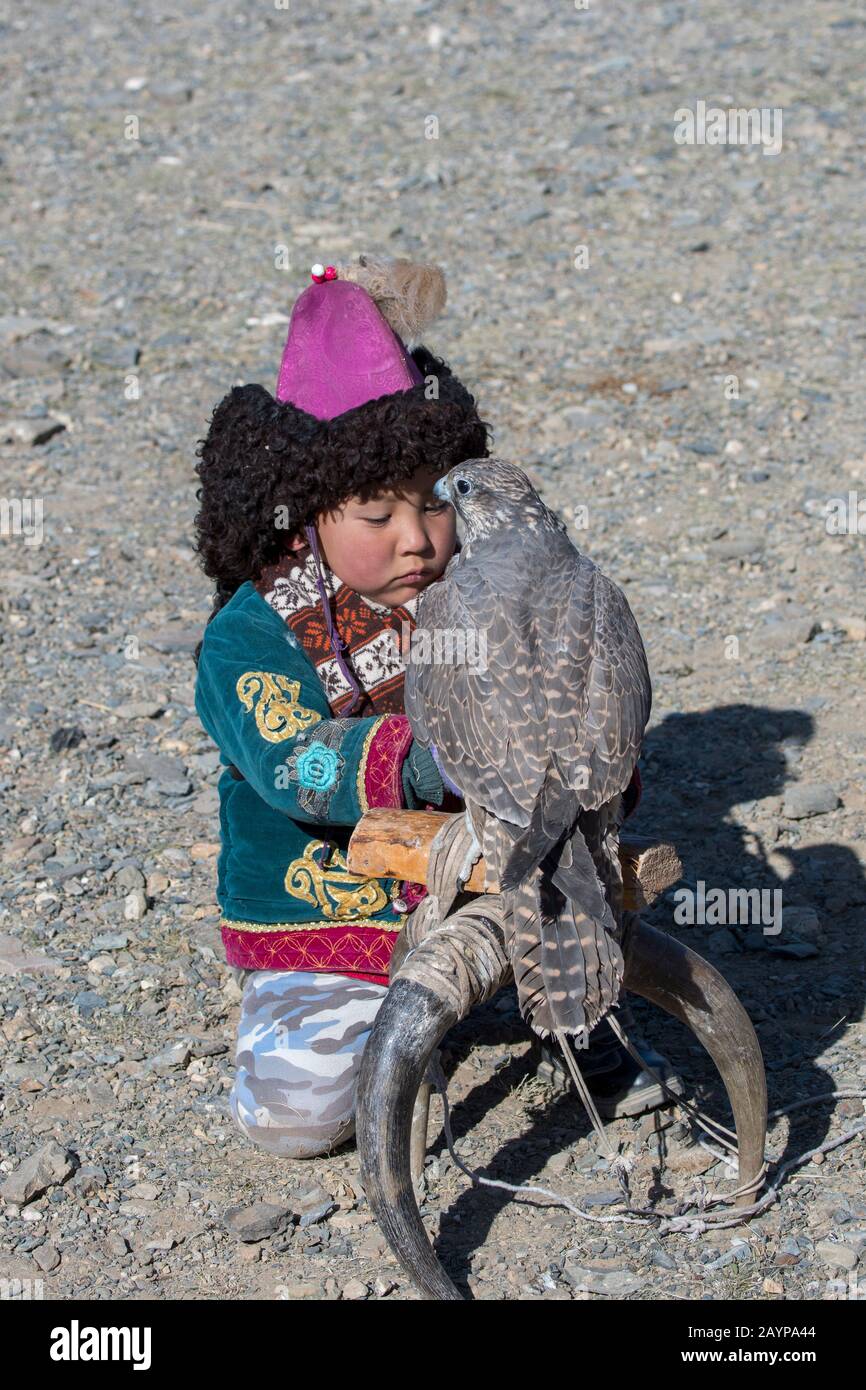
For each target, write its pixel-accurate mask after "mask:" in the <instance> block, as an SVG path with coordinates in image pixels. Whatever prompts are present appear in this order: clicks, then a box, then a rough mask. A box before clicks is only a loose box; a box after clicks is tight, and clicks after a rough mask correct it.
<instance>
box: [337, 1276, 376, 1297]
mask: <svg viewBox="0 0 866 1390" xmlns="http://www.w3.org/2000/svg"><path fill="white" fill-rule="evenodd" d="M343 1297H344V1298H347V1299H349V1301H350V1302H358V1301H360V1300H361V1299H363V1298H369V1297H370V1286H369V1284H365V1283H363V1281H362V1280H360V1279H350V1280H349V1282H348V1284H344V1285H343Z"/></svg>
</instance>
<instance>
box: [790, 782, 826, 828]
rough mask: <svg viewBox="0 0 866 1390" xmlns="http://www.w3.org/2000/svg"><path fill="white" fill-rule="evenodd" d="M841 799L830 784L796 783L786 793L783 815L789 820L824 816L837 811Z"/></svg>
mask: <svg viewBox="0 0 866 1390" xmlns="http://www.w3.org/2000/svg"><path fill="white" fill-rule="evenodd" d="M838 805H839V797H838V795H837V793H836V791H835V789H834V788H833V787H831V786H830V784H829V782H795V783H794V785H793V786H792V787H789V788H788V790H787V791H786V792H785V800H784V802H783V804H782V815H783V816H786V817H787V819H788V820H805V819H806V817H807V816H824V815H827V813H828V812H830V811H835V810H836V807H837V806H838Z"/></svg>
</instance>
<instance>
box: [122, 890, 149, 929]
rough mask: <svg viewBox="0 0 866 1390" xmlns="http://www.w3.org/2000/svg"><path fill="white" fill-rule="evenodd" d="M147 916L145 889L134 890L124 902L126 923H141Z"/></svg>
mask: <svg viewBox="0 0 866 1390" xmlns="http://www.w3.org/2000/svg"><path fill="white" fill-rule="evenodd" d="M146 915H147V894H146V893H145V891H144V889H143V888H133V890H132V892H131V893H127V895H126V897H125V898H124V900H123V919H124V921H125V922H140V921H141V920H142V918H143V917H146Z"/></svg>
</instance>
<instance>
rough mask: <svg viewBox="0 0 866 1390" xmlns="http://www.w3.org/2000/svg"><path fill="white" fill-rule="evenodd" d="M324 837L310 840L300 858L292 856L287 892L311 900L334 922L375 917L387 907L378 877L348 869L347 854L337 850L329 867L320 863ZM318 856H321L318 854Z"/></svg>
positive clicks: (303, 899) (307, 901)
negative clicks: (365, 875) (355, 872)
mask: <svg viewBox="0 0 866 1390" xmlns="http://www.w3.org/2000/svg"><path fill="white" fill-rule="evenodd" d="M324 848H325V842H324V840H310V842H309V844H308V845H307V848H306V849H305V850H304V853H303V857H302V858H301V859H293V860H292V862H291V864H290V865H289V868H288V871H287V873H286V892H287V893H289V894H290V895H291V896H292V897H293V898H300V899H301V901H302V902H305V903H312V905H313V906H314V907H318V908H320V909H321V911H322V912H323V913H324V914H325V916H326V917H327V918H329V920H331V921H336V922H346V921H349V920H351V918H353V917H372V916H373V914H374V913H376V912H381V910H382V908H383V907H387V906H388V897H387V895H386V893H385V891H384V889H383V888H382V885H381V883H380V882H379V880H378V879H377V878H366V879H365V878H362V877H361V875H360V874H353V873H350V872H349V866H348V865H347V863H346V856H345V855H344V854H343V852H342V850H339V849H335V850H334V851H333V852H332V858H331V860H330V862H329V864H328V867H327V868H323V866H322V863H321V858H322V851H323V850H324ZM317 855H318V858H317V857H316V856H317Z"/></svg>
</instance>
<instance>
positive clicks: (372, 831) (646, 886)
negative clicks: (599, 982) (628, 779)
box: [347, 809, 683, 912]
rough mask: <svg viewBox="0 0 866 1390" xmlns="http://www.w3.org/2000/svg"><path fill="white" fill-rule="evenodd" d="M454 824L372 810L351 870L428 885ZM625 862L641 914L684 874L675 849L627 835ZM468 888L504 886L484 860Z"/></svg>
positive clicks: (353, 847)
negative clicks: (440, 841) (444, 830)
mask: <svg viewBox="0 0 866 1390" xmlns="http://www.w3.org/2000/svg"><path fill="white" fill-rule="evenodd" d="M448 819H449V817H448V816H447V815H446V814H445V813H444V812H442V811H393V810H387V809H386V810H377V811H367V813H366V814H365V815H363V816H362V817H361V819H360V820H359V822H358V824H357V825H356V827H355V830H354V832H353V834H352V838H351V840H350V841H349V853H348V861H347V862H348V865H349V870H350V871H351V872H352V873H353V874H366V875H368V876H369V877H370V878H400V879H405V880H407V881H408V882H409V883H424V884H426V882H427V865H428V861H429V858H430V845H431V842H432V840H433V837H434V836H435V834H436V832H437V830H440V829H441V827H442V824H443V822H444V821H446V820H448ZM619 858H620V863H621V864H622V876H623V884H624V886H625V906H626V907H627V908H628V909H630V910H631V911H635V912H636V911H640V909H641V908H643V907H646V906H648V904H649V903H651V902H652V901H653V900H654V899H655V898H657V897H658V896H659V894H660V893H663V892H664V890H665V889H666V888H670V886H671V884H673V883H676V881H677V879H678V878H679V877H680V875H681V874H682V871H683V866H682V863H681V861H680V858H679V855H678V854H677V852H676V850H675V848H674V846H673V845H671V844H665V843H663V842H661V841H658V840H649V839H646V838H645V837H643V836H638V835H632V836H628V837H626V836H623V837H622V838H621V839H620V846H619ZM466 888H467V891H468V892H470V893H496V892H498V891H499V885H498V883H495V882H489V881H488V880H487V872H486V867H485V864H484V860H483V859H482V860H479V862H478V863H477V864H476V865H475V868H474V869H473V870H472V875H471V877H470V879H469V882H468V883H467V885H466Z"/></svg>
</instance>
